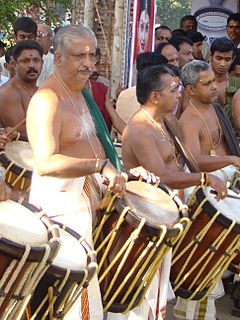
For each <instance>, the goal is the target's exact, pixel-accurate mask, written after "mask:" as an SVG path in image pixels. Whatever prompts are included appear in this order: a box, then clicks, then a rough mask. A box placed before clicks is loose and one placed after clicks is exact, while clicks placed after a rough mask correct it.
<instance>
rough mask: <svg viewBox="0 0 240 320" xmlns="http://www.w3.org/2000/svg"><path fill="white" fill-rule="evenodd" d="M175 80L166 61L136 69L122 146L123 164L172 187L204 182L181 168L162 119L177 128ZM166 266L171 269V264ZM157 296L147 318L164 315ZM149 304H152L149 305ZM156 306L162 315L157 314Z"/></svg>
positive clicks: (220, 187)
mask: <svg viewBox="0 0 240 320" xmlns="http://www.w3.org/2000/svg"><path fill="white" fill-rule="evenodd" d="M178 84H179V78H178V77H176V75H175V73H174V72H173V70H172V69H171V68H170V67H169V66H166V65H161V66H154V67H147V68H145V69H143V70H142V71H140V72H139V73H138V77H137V98H138V101H139V103H140V105H141V109H140V110H139V111H138V112H137V113H136V114H135V115H134V116H133V117H132V119H131V120H130V122H129V123H128V124H127V126H126V128H125V130H124V132H123V149H122V155H123V163H124V165H125V166H126V167H128V168H133V167H136V166H139V165H142V166H144V167H146V168H147V170H149V171H151V172H153V173H154V174H156V175H158V176H160V177H161V182H163V183H165V184H167V185H168V186H170V187H172V188H174V189H182V188H186V187H189V186H194V185H201V184H202V185H204V184H205V182H206V181H204V179H202V174H201V173H185V172H184V171H183V168H182V166H181V163H180V160H179V158H178V155H177V153H176V150H175V147H174V143H173V140H172V139H171V137H170V135H169V133H168V131H167V129H166V126H165V123H164V121H165V119H166V117H168V119H170V118H169V117H170V116H171V120H174V121H172V122H173V123H174V124H175V125H176V128H177V120H176V119H175V118H173V116H172V112H173V110H175V108H176V105H178V103H179V98H180V96H181V94H180V93H179V91H178ZM208 183H209V185H210V186H212V187H213V188H214V189H215V190H216V191H217V193H218V198H224V197H225V195H226V192H227V189H226V186H225V184H224V183H223V182H222V181H221V180H220V179H218V178H217V177H214V176H213V175H208ZM168 269H169V272H170V265H169V267H168ZM165 281H166V283H167V282H168V281H169V277H166V279H165ZM161 290H163V288H160V292H161ZM160 295H161V294H160ZM157 296H158V294H157V292H154V293H153V297H154V298H153V300H152V301H154V302H150V303H149V305H148V308H149V319H159V318H161V316H162V317H164V314H165V307H164V305H160V308H159V302H158V301H157ZM150 305H151V306H154V307H152V309H151V308H150ZM165 306H166V301H165ZM157 310H158V312H159V313H160V315H161V316H160V315H157ZM158 316H159V317H158ZM114 319H115V318H114ZM116 319H117V318H116ZM128 319H135V318H130V317H129V318H128ZM139 319H145V318H139ZM146 319H148V318H146Z"/></svg>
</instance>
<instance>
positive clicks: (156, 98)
mask: <svg viewBox="0 0 240 320" xmlns="http://www.w3.org/2000/svg"><path fill="white" fill-rule="evenodd" d="M149 100H150V102H151V103H152V104H158V102H159V95H158V92H157V91H152V92H151V93H150V95H149Z"/></svg>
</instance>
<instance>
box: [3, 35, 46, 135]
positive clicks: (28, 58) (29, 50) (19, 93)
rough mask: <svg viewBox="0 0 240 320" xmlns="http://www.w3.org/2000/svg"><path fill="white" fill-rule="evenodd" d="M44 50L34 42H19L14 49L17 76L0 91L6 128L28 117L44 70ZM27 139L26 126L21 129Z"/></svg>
mask: <svg viewBox="0 0 240 320" xmlns="http://www.w3.org/2000/svg"><path fill="white" fill-rule="evenodd" d="M42 56H43V49H42V48H41V47H40V45H39V44H38V43H37V42H36V41H34V40H23V41H19V42H18V43H17V44H16V46H15V47H14V51H13V58H14V60H15V63H16V76H15V77H13V78H12V79H10V80H9V81H8V82H7V83H6V84H5V86H4V87H2V88H1V90H0V114H1V123H2V126H4V127H14V126H15V125H17V124H18V123H19V122H20V121H21V120H22V119H24V118H25V117H26V112H27V108H28V104H29V101H30V99H31V97H32V96H33V94H34V93H35V92H36V90H37V86H36V82H37V78H38V76H39V75H40V73H41V70H42ZM18 130H19V132H20V133H21V135H22V137H23V138H26V126H25V125H22V126H21V127H20V128H19V129H18Z"/></svg>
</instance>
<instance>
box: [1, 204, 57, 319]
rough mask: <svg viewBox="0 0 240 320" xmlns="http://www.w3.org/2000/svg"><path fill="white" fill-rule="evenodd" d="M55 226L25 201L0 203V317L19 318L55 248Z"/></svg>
mask: <svg viewBox="0 0 240 320" xmlns="http://www.w3.org/2000/svg"><path fill="white" fill-rule="evenodd" d="M59 241H60V240H59V233H58V228H57V227H56V226H54V225H53V223H52V222H51V221H50V220H49V219H48V218H47V216H46V215H44V214H43V212H41V211H39V210H38V209H37V208H35V207H33V206H32V205H30V204H29V203H27V202H24V203H22V204H20V203H17V202H15V201H13V200H8V201H3V202H0V290H1V295H0V319H1V320H5V319H6V320H13V319H21V316H22V315H23V313H24V312H25V309H26V305H27V304H28V302H29V300H30V298H31V294H32V293H33V291H34V289H35V286H36V285H37V283H38V282H39V280H40V279H41V277H42V276H43V274H44V273H45V272H46V270H47V269H48V267H49V264H50V263H51V260H52V259H53V258H54V255H55V254H56V252H57V249H58V247H59Z"/></svg>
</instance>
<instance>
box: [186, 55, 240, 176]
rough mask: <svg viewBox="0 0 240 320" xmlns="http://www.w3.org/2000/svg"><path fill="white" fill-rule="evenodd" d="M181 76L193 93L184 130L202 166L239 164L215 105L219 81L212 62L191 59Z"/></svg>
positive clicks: (205, 167)
mask: <svg viewBox="0 0 240 320" xmlns="http://www.w3.org/2000/svg"><path fill="white" fill-rule="evenodd" d="M181 78H182V82H183V84H184V86H185V90H186V91H187V92H188V94H189V95H190V101H189V104H188V107H187V109H186V110H185V111H184V113H183V114H182V116H181V118H180V127H181V132H182V134H183V139H184V141H185V143H186V144H187V145H188V146H189V148H190V150H191V151H192V153H193V155H194V157H195V158H196V160H197V162H198V164H199V166H200V168H201V170H204V171H208V172H209V171H215V170H218V169H221V168H223V167H226V166H228V165H234V166H236V167H239V166H240V158H239V157H237V156H233V155H231V154H230V150H229V146H228V145H227V144H226V141H225V139H224V135H223V131H222V128H221V125H220V122H219V119H218V117H217V114H216V112H215V109H214V108H213V106H212V103H214V102H216V100H217V83H216V81H215V75H214V73H213V71H212V70H211V68H210V66H209V65H208V64H207V63H206V62H202V61H192V62H191V63H189V64H188V65H186V66H185V67H184V68H183V70H182V77H181Z"/></svg>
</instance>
